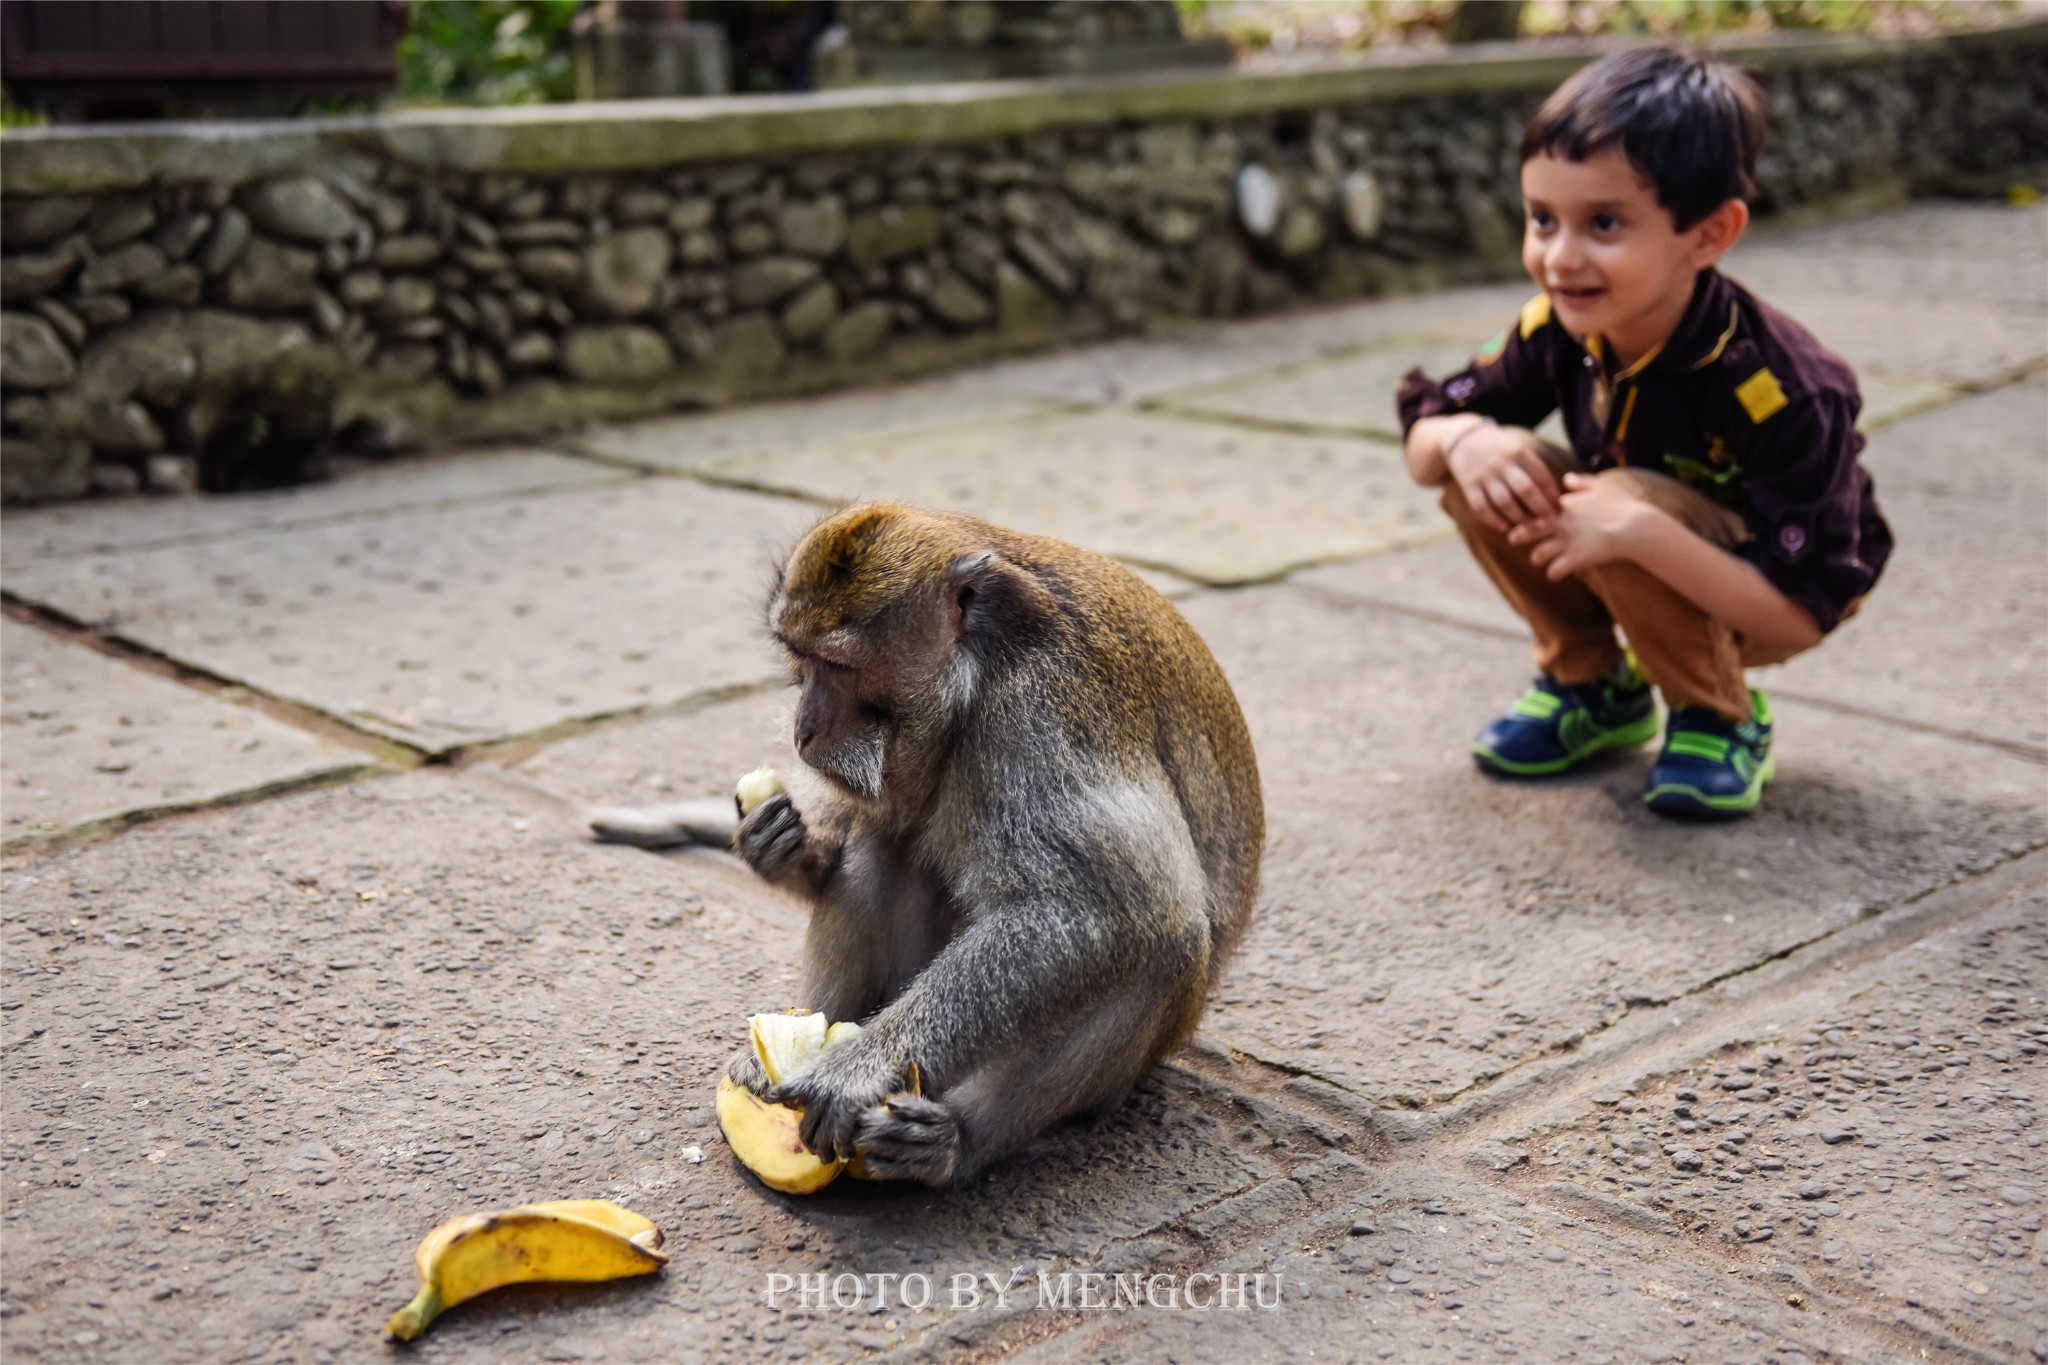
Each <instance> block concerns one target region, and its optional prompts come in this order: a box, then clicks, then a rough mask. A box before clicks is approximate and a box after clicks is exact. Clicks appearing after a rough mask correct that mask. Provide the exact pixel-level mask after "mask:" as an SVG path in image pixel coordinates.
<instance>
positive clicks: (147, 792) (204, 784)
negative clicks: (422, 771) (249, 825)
mask: <svg viewBox="0 0 2048 1365" xmlns="http://www.w3.org/2000/svg"><path fill="white" fill-rule="evenodd" d="M0 655H4V656H5V658H6V664H5V668H4V672H5V675H6V702H5V707H4V710H0V733H4V735H5V739H6V742H5V743H4V744H0V756H4V757H0V784H4V787H5V790H6V792H7V801H6V805H7V814H6V819H5V825H4V828H5V834H4V837H5V838H6V840H7V841H8V842H9V843H13V842H15V841H16V840H19V839H29V838H36V837H41V836H45V835H48V834H51V833H55V832H58V831H62V830H66V829H70V828H73V827H75V826H78V825H83V824H88V823H91V822H94V821H99V820H108V819H113V818H116V817H119V816H121V815H124V814H128V813H132V812H139V811H147V810H161V809H165V808H175V807H181V806H193V805H198V804H201V803H204V802H208V801H215V800H219V799H221V798H223V797H227V796H231V795H236V794H247V793H250V792H254V791H259V790H261V789H263V788H267V787H276V786H281V785H282V784H286V783H291V782H295V781H303V780H307V779H311V778H313V777H316V776H318V775H320V774H331V773H334V772H337V771H342V770H350V769H357V768H361V767H364V766H366V765H367V763H368V760H367V759H366V758H365V757H364V755H362V754H361V753H359V752H357V751H354V750H349V749H343V748H341V747H340V746H338V745H334V744H329V743H325V742H323V741H321V740H318V739H315V738H314V737H312V736H310V735H307V734H305V733H303V732H302V731H299V730H294V729H291V728H290V727H288V726H284V725H280V724H278V723H277V722H276V721H273V720H271V719H269V718H268V717H266V716H263V715H259V714H258V713H256V712H254V711H250V710H248V709H246V708H244V707H240V706H234V705H231V704H230V703H228V702H225V701H222V700H220V699H218V698H215V697H210V696H207V695H206V694H204V693H201V692H195V691H193V690H192V689H191V688H188V687H180V686H179V685H178V684H176V683H173V682H170V681H168V680H166V679H163V678H159V677H155V676H153V675H151V674H148V673H143V672H139V671H138V670H136V669H133V668H130V667H128V666H127V665H125V664H121V663H117V662H115V661H114V660H112V659H109V658H107V657H106V656H105V655H102V654H96V653H94V652H93V651H92V650H89V649H86V648H84V647H83V646H80V645H73V644H67V643H65V642H63V641H60V640H57V639H55V638H53V637H52V636H50V635H47V634H45V633H43V632H42V631H39V630H35V629H33V628H31V627H29V626H24V625H19V624H17V623H15V622H13V621H4V622H0Z"/></svg>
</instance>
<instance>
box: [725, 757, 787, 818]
mask: <svg viewBox="0 0 2048 1365" xmlns="http://www.w3.org/2000/svg"><path fill="white" fill-rule="evenodd" d="M788 790H789V788H787V787H785V786H783V785H782V778H781V776H780V775H779V774H777V773H776V771H775V769H773V768H756V769H754V771H752V772H750V773H748V774H747V775H746V776H745V777H742V778H741V779H740V781H739V786H738V787H737V788H735V789H734V791H733V796H734V797H736V798H737V799H738V801H739V803H740V815H741V817H742V818H744V817H746V816H749V815H752V814H753V813H754V807H756V806H758V805H760V804H761V803H762V802H763V801H766V800H768V799H769V798H770V797H775V796H780V795H782V794H783V793H784V792H786V791H788Z"/></svg>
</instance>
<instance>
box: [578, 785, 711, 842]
mask: <svg viewBox="0 0 2048 1365" xmlns="http://www.w3.org/2000/svg"><path fill="white" fill-rule="evenodd" d="M585 818H586V819H588V820H589V822H590V832H591V833H592V834H595V835H596V836H597V838H598V841H599V842H600V843H607V844H631V845H633V846H634V847H635V848H681V847H684V846H686V845H690V844H703V845H705V846H707V847H710V848H731V847H732V836H733V831H734V830H736V829H738V828H739V811H738V810H737V809H735V808H734V806H733V803H732V801H731V799H730V798H727V797H708V798H706V799H704V800H700V801H672V802H670V803H668V804H667V805H661V806H599V807H595V808H593V809H591V810H589V811H587V812H586V813H585Z"/></svg>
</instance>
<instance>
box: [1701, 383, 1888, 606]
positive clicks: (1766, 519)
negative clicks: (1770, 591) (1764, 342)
mask: <svg viewBox="0 0 2048 1365" xmlns="http://www.w3.org/2000/svg"><path fill="white" fill-rule="evenodd" d="M1858 406H1859V403H1858V400H1857V397H1856V395H1855V393H1854V392H1853V391H1852V392H1849V393H1842V392H1835V391H1824V392H1820V393H1815V394H1810V395H1802V396H1801V397H1799V398H1796V399H1794V400H1792V401H1790V402H1785V403H1781V405H1780V406H1778V407H1776V408H1775V409H1774V410H1772V411H1771V412H1770V413H1769V414H1768V415H1767V416H1765V417H1764V419H1763V420H1762V421H1756V422H1753V427H1752V436H1751V440H1750V441H1749V442H1748V443H1747V449H1746V450H1744V451H1743V452H1742V453H1741V455H1740V456H1739V458H1740V459H1741V462H1742V465H1743V469H1744V472H1745V474H1746V482H1747V506H1746V507H1744V509H1743V520H1744V521H1745V522H1746V523H1747V524H1748V526H1749V532H1750V535H1751V537H1752V539H1750V540H1749V541H1748V542H1746V543H1744V544H1743V545H1741V546H1738V547H1737V549H1736V553H1737V554H1738V555H1740V556H1741V557H1742V558H1744V559H1746V560H1748V561H1749V562H1750V563H1752V564H1754V565H1756V567H1757V569H1758V570H1759V571H1760V572H1761V573H1762V574H1763V576H1764V577H1765V578H1767V579H1769V580H1770V583H1771V586H1772V587H1775V588H1776V589H1777V590H1778V591H1779V592H1781V593H1783V594H1784V595H1785V596H1786V597H1788V598H1790V599H1791V600H1792V601H1794V602H1796V603H1798V604H1799V605H1800V606H1802V607H1804V608H1806V610H1807V611H1809V612H1811V613H1812V614H1813V619H1814V622H1815V624H1817V625H1818V626H1819V627H1820V629H1821V632H1822V633H1823V634H1825V633H1827V632H1828V631H1831V630H1833V629H1834V628H1835V627H1836V625H1838V624H1840V622H1841V620H1842V617H1843V616H1844V615H1845V614H1846V613H1847V611H1848V610H1849V608H1850V606H1851V604H1853V603H1854V602H1855V601H1856V599H1857V598H1859V597H1861V596H1863V594H1864V593H1866V592H1868V591H1870V589H1871V587H1872V585H1874V584H1875V583H1876V582H1877V575H1878V571H1879V570H1880V569H1882V568H1883V567H1884V560H1885V556H1886V553H1887V552H1888V551H1889V550H1890V548H1891V546H1890V542H1889V540H1888V539H1886V538H1885V537H1886V536H1887V534H1888V533H1886V532H1885V530H1884V527H1883V524H1882V522H1881V521H1875V524H1874V525H1873V524H1871V522H1869V521H1867V520H1866V518H1865V515H1864V509H1865V508H1866V507H1867V506H1874V503H1873V502H1872V501H1871V496H1870V474H1869V472H1868V471H1867V470H1865V469H1864V468H1863V466H1862V464H1861V463H1860V462H1859V461H1858V459H1857V456H1858V455H1859V454H1860V453H1861V452H1862V450H1863V436H1862V434H1861V433H1860V432H1858V431H1857V430H1856V413H1857V409H1858ZM1744 420H1745V418H1744V417H1742V416H1738V417H1736V418H1735V422H1736V423H1738V424H1740V423H1741V422H1743V421H1744ZM1879 539H1884V543H1882V544H1878V543H1875V542H1876V541H1877V540H1879Z"/></svg>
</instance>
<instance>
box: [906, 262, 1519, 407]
mask: <svg viewBox="0 0 2048 1365" xmlns="http://www.w3.org/2000/svg"><path fill="white" fill-rule="evenodd" d="M1528 294H1529V287H1528V285H1527V284H1526V283H1524V284H1485V285H1472V286H1467V287H1463V288H1457V289H1446V290H1441V291H1438V292H1436V293H1429V294H1416V295H1407V296H1402V297H1396V298H1386V299H1373V300H1368V301H1366V302H1363V303H1350V304H1342V305H1337V306H1333V307H1328V308H1318V309H1315V310H1312V311H1305V312H1299V313H1290V314H1287V315H1285V316H1282V317H1272V318H1259V319H1251V320H1247V321H1242V322H1231V323H1206V324H1195V325H1191V326H1187V327H1185V328H1181V329H1177V330H1174V331H1171V332H1162V333H1161V334H1159V335H1155V336H1148V337H1133V338H1126V339H1124V340H1120V341H1111V342H1105V343H1103V344H1101V345H1096V346H1086V347H1080V348H1076V349H1072V350H1065V351H1060V352H1057V353H1056V354H1053V355H1047V356H1038V357H1034V358H1032V359H1028V360H1014V361H1007V362H1004V363H1002V364H999V365H991V366H987V367H984V368H982V369H978V370H970V371H967V372H965V373H963V374H961V375H959V376H957V377H955V378H953V379H951V380H948V381H946V382H948V383H949V384H951V385H954V386H956V387H958V388H962V389H968V390H979V391H986V392H993V393H1008V394H1019V395H1027V396H1031V397H1037V398H1044V399H1051V400H1054V401H1057V402H1065V403H1135V402H1142V401H1145V400H1148V399H1157V398H1161V397H1164V396H1165V395H1167V394H1170V393H1172V392H1174V391H1175V390H1179V389H1186V388H1190V387H1194V386H1199V385H1209V384H1219V383H1227V382H1230V381H1234V380H1244V379H1246V378H1249V377H1253V376H1256V375H1260V374H1263V373H1265V372H1267V371H1269V370H1273V369H1276V368H1280V367H1284V366H1290V365H1299V364H1301V363H1302V362H1304V361H1310V360H1314V359H1316V358H1318V357H1320V356H1323V355H1326V354H1329V353H1330V352H1333V351H1345V350H1352V349H1356V348H1358V347H1361V346H1368V345H1372V344H1374V343H1375V342H1381V341H1391V340H1393V339H1395V338H1398V337H1405V336H1429V337H1432V338H1434V339H1436V340H1439V341H1441V340H1444V339H1446V338H1460V337H1465V336H1472V337H1475V338H1478V339H1480V340H1483V339H1484V338H1485V337H1486V336H1487V335H1489V333H1490V332H1491V331H1493V330H1498V328H1499V327H1500V319H1501V318H1506V317H1512V316H1514V312H1515V310H1516V309H1517V308H1519V307H1521V306H1522V301H1523V300H1524V299H1526V298H1527V297H1528ZM1475 344H1476V343H1475ZM1390 401H1391V400H1390Z"/></svg>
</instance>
